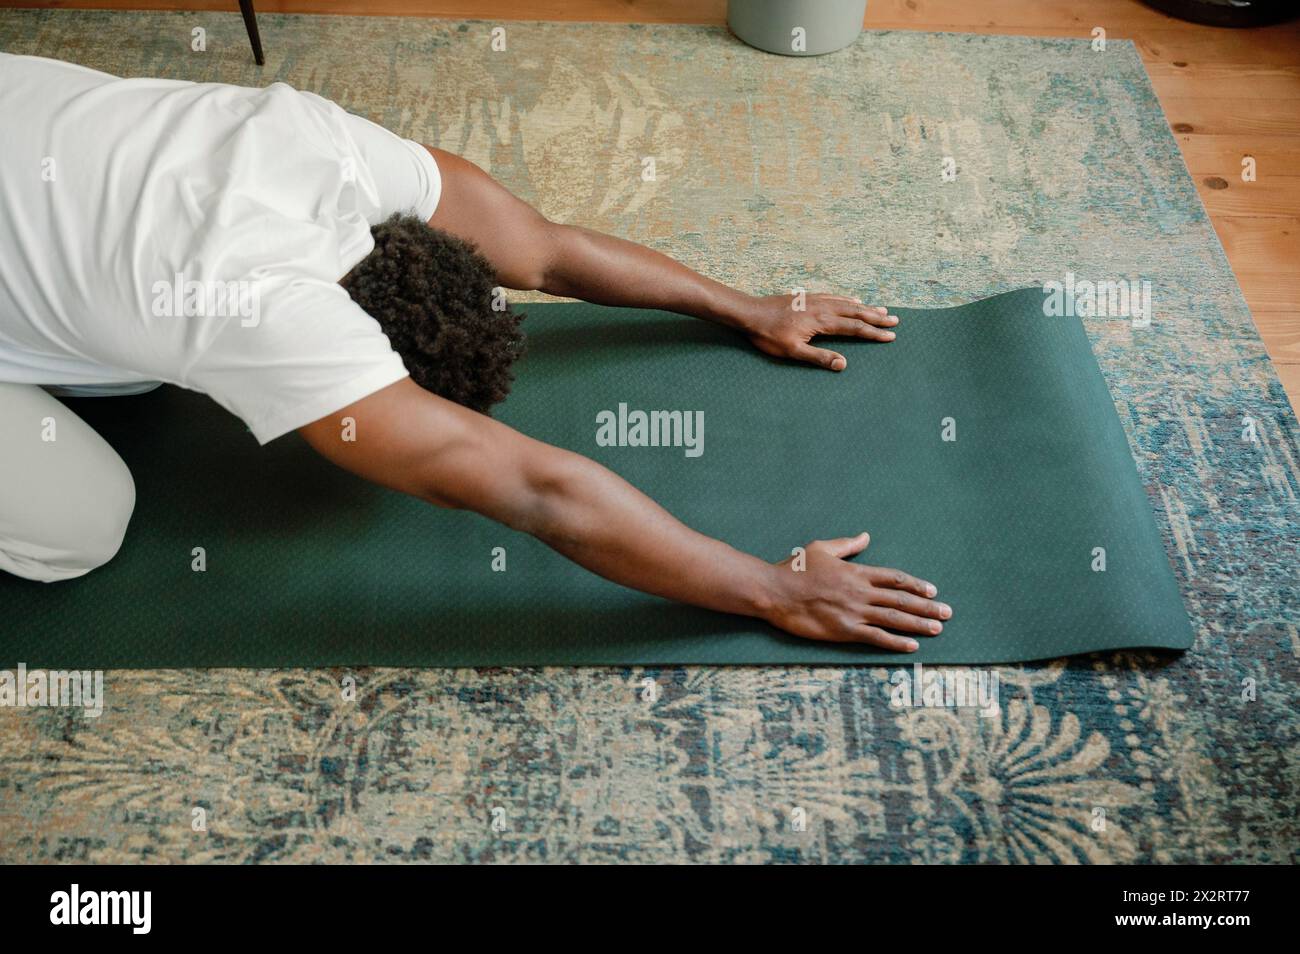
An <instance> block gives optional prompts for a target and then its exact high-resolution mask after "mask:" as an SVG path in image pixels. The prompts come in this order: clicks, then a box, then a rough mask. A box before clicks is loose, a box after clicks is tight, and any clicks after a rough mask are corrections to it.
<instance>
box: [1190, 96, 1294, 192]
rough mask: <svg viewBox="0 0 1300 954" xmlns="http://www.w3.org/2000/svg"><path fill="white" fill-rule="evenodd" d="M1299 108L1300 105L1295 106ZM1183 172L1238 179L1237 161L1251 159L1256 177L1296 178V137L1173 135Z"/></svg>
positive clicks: (1239, 173)
mask: <svg viewBox="0 0 1300 954" xmlns="http://www.w3.org/2000/svg"><path fill="white" fill-rule="evenodd" d="M1296 108H1297V109H1300V104H1297V106H1296ZM1175 136H1176V138H1177V139H1178V145H1179V147H1180V148H1181V149H1182V151H1183V159H1184V160H1185V161H1186V162H1187V169H1188V171H1189V172H1191V174H1192V175H1193V176H1195V175H1215V176H1222V177H1224V178H1225V179H1230V178H1233V177H1237V178H1240V177H1241V170H1242V166H1241V160H1242V157H1243V156H1251V157H1253V158H1254V160H1255V174H1256V177H1257V178H1263V177H1265V176H1272V175H1285V176H1295V175H1300V136H1262V135H1251V136H1248V135H1231V136H1230V135H1203V134H1201V133H1175Z"/></svg>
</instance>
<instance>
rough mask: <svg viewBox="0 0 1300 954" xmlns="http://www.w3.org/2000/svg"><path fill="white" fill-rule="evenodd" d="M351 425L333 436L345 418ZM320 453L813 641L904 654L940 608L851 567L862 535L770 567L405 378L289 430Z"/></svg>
mask: <svg viewBox="0 0 1300 954" xmlns="http://www.w3.org/2000/svg"><path fill="white" fill-rule="evenodd" d="M345 417H350V418H352V419H353V421H354V422H355V424H354V426H353V427H352V428H351V429H350V431H351V433H353V434H354V436H355V440H348V441H345V440H343V434H344V428H343V425H342V419H343V418H345ZM299 433H300V434H302V436H303V437H304V438H305V439H306V440H307V442H308V443H309V444H310V445H311V446H312V447H313V448H315V449H316V450H317V451H318V452H319V453H320V454H321V455H323V456H324V457H326V458H327V459H328V460H330V461H332V462H333V463H335V464H337V465H338V466H340V467H342V468H344V469H345V470H349V471H351V472H353V473H355V474H357V475H359V476H361V477H364V478H365V479H367V480H370V481H372V482H374V483H377V484H380V485H382V486H385V487H389V488H391V489H393V490H398V491H401V492H403V493H407V494H411V495H412V496H415V497H419V498H420V499H422V500H426V501H428V502H429V503H431V504H436V505H439V506H444V507H454V508H459V509H465V510H472V511H474V512H476V513H480V514H483V515H484V516H486V517H490V518H491V519H493V520H496V521H498V522H500V523H503V524H505V525H506V526H509V527H512V528H514V529H516V530H520V531H523V532H525V533H529V534H531V535H533V536H534V537H536V538H537V539H539V540H541V541H542V542H543V543H545V544H547V545H548V546H550V547H551V548H553V549H554V550H556V551H558V552H559V553H561V554H563V555H564V556H566V557H568V558H569V559H571V560H573V561H574V562H576V563H578V564H580V565H582V566H584V567H586V568H587V569H588V570H591V571H592V572H594V573H598V574H600V575H601V576H603V577H605V578H607V579H610V580H613V581H615V582H616V583H621V584H623V585H625V586H630V587H632V588H634V589H638V590H642V591H644V592H647V593H654V594H656V595H658V596H663V597H666V598H668V599H673V600H678V601H680V602H683V603H690V604H693V605H695V606H703V607H706V608H708V609H713V610H719V611H721V612H725V613H736V614H739V615H743V616H754V617H758V618H761V619H765V620H767V621H768V622H770V623H772V624H773V625H775V626H778V627H780V628H781V629H784V630H786V631H787V632H790V633H793V634H795V635H797V636H805V637H808V638H811V639H822V640H831V641H835V642H861V643H870V644H872V645H875V646H880V647H882V648H885V649H892V650H898V651H901V652H910V651H912V650H914V649H916V648H917V644H916V642H915V640H913V639H911V638H910V637H908V636H900V635H897V634H896V633H892V632H886V628H888V629H891V630H896V631H898V632H901V633H912V634H918V635H925V636H932V635H936V634H937V633H938V632H939V631H940V629H942V624H941V623H940V622H939V621H940V620H942V619H947V618H948V617H949V616H951V610H950V609H949V608H948V607H947V606H945V605H943V604H942V603H937V602H935V601H933V600H932V599H930V597H932V596H934V595H935V588H934V587H933V586H932V585H931V584H929V583H926V582H924V581H921V580H917V579H915V578H913V577H911V576H908V575H907V574H905V573H901V572H899V571H897V570H888V569H881V568H878V567H869V566H863V565H861V564H857V563H849V562H847V561H846V559H845V558H846V557H850V556H853V555H855V554H857V553H860V552H861V551H862V550H863V549H865V548H866V545H867V539H866V534H860V535H859V536H857V537H853V538H847V539H843V540H831V541H826V542H818V543H812V544H809V545H808V546H807V548H806V555H805V558H804V562H805V564H806V565H805V568H804V569H803V570H796V569H795V568H794V567H793V566H792V565H791V562H790V561H786V562H785V563H780V564H769V563H766V562H764V561H762V560H760V559H758V558H757V557H753V556H750V555H748V554H745V553H741V552H740V551H738V550H736V549H734V548H732V547H730V546H728V545H727V544H725V543H723V542H721V541H720V540H715V539H713V538H711V537H708V536H705V535H704V534H701V533H697V532H696V531H694V530H691V529H690V528H689V527H687V526H685V525H684V524H682V523H681V522H679V521H678V520H676V519H675V518H674V517H673V516H672V515H671V514H669V513H668V512H667V511H666V510H664V509H663V508H662V507H660V506H659V505H658V504H656V503H655V502H654V501H652V500H651V499H650V498H649V497H647V496H645V495H644V494H642V493H641V492H640V491H638V490H637V489H636V488H634V487H633V486H632V485H631V484H629V483H627V482H626V481H625V480H623V479H622V478H620V477H618V476H617V475H615V474H614V473H612V472H611V471H609V470H607V469H606V468H604V467H602V466H600V465H599V464H597V463H596V462H595V461H592V460H589V459H587V458H585V457H583V456H581V455H579V454H574V453H571V452H569V451H566V450H562V449H560V448H557V447H552V446H550V445H549V444H544V443H542V442H540V441H536V440H533V439H532V438H529V437H526V436H525V435H523V434H520V433H519V432H518V431H515V430H513V429H511V428H509V427H507V426H506V425H504V424H501V423H500V422H498V421H494V420H492V419H491V418H488V417H485V416H484V415H481V414H478V413H475V412H474V411H470V410H467V409H466V408H463V407H461V406H460V405H457V404H453V403H452V402H450V401H446V400H443V399H442V398H440V397H437V396H435V395H433V394H430V393H429V392H427V391H425V390H423V389H422V388H420V387H419V386H418V385H416V384H415V383H414V382H412V381H411V380H409V379H405V380H402V381H399V382H397V383H396V384H393V385H390V386H389V387H387V388H384V389H383V390H381V391H377V392H376V393H374V394H372V395H370V396H369V397H367V398H364V399H363V400H361V401H358V402H356V403H355V404H352V405H350V406H348V407H346V408H343V409H341V410H339V411H338V412H337V413H335V414H331V415H328V416H327V417H323V418H321V419H320V420H318V421H315V422H313V423H311V424H308V425H307V426H306V427H303V428H300V429H299Z"/></svg>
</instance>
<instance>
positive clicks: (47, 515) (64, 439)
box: [0, 383, 135, 583]
mask: <svg viewBox="0 0 1300 954" xmlns="http://www.w3.org/2000/svg"><path fill="white" fill-rule="evenodd" d="M134 508H135V481H133V480H132V479H131V472H130V471H129V470H127V467H126V464H124V463H123V462H122V458H120V457H118V456H117V452H116V451H114V450H113V448H111V447H110V446H109V445H108V444H107V443H106V442H105V441H104V439H103V438H102V437H100V436H99V435H98V434H96V433H95V432H94V431H93V430H92V429H91V427H90V425H88V424H87V423H86V422H85V421H83V420H82V419H81V418H79V417H77V415H76V414H74V413H72V411H71V410H69V409H68V407H67V405H65V404H64V403H63V402H61V401H59V400H58V399H57V398H55V397H53V396H51V395H49V394H47V393H46V392H45V391H44V390H42V389H41V388H39V387H37V386H36V385H34V384H3V383H0V571H7V572H9V573H13V574H16V575H18V576H21V577H26V578H27V579H29V580H41V581H43V582H47V583H48V582H51V581H54V580H69V579H72V578H73V577H78V576H82V575H84V574H86V573H89V572H90V571H91V570H93V569H95V567H97V566H102V565H103V564H105V563H107V562H108V561H109V560H111V559H112V558H113V555H114V554H116V553H117V550H118V547H120V546H121V545H122V537H123V536H124V535H125V533H126V525H127V523H128V522H129V521H130V519H131V511H132V510H133V509H134Z"/></svg>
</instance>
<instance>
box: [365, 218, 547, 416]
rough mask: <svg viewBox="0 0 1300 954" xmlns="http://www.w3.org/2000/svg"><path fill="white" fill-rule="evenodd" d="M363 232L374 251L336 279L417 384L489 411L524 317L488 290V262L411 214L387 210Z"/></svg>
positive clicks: (506, 383)
mask: <svg viewBox="0 0 1300 954" xmlns="http://www.w3.org/2000/svg"><path fill="white" fill-rule="evenodd" d="M370 234H371V235H373V236H374V239H375V248H374V251H372V252H371V253H370V254H369V255H367V256H366V257H365V258H363V259H362V260H361V261H360V262H358V263H357V266H356V267H355V268H353V269H352V271H350V272H348V274H347V275H345V276H344V277H343V279H342V281H341V282H340V284H341V285H342V286H343V287H344V288H345V289H347V293H348V294H349V295H351V296H352V300H353V301H355V302H356V303H357V304H358V305H360V306H361V307H362V308H363V309H365V310H366V311H367V312H368V313H369V314H370V315H371V316H372V317H373V318H374V319H375V320H376V321H378V322H379V325H380V327H381V328H383V329H384V334H386V335H388V340H389V342H390V343H391V344H392V346H393V350H394V351H396V352H397V353H398V354H399V355H401V356H402V361H403V362H404V363H405V364H406V370H407V371H408V372H410V375H411V379H412V380H413V381H415V383H416V384H418V385H420V386H421V387H422V388H425V389H426V390H428V391H432V392H433V393H434V394H437V395H439V396H440V397H444V398H446V399H447V400H449V401H455V402H456V403H457V404H463V405H464V406H465V407H468V408H471V409H472V410H475V411H478V412H480V413H483V414H486V413H488V409H489V408H491V407H492V405H493V404H496V403H497V402H499V401H502V400H504V399H505V396H506V395H507V394H509V393H510V385H511V382H513V381H514V373H513V372H512V370H511V367H512V366H513V364H514V362H515V359H516V358H518V357H519V356H520V355H521V354H522V353H523V350H524V336H523V333H522V332H521V331H520V329H519V325H520V323H521V322H522V321H523V318H524V316H523V315H522V314H518V313H516V312H514V311H512V310H511V309H510V304H509V302H507V301H506V300H505V296H504V293H501V292H499V291H495V292H494V286H495V285H496V275H495V273H494V272H493V270H492V266H491V265H489V264H488V262H487V259H485V258H484V257H483V256H482V255H480V254H479V253H478V250H477V249H475V248H474V246H473V245H470V244H469V243H468V242H465V241H462V240H461V239H458V238H456V237H455V236H454V235H450V234H448V233H447V232H444V231H442V230H441V229H435V228H431V227H430V226H429V225H428V223H426V222H425V221H424V220H423V219H420V218H418V217H416V216H414V215H404V214H397V215H393V216H391V217H390V218H388V219H387V220H386V221H384V222H382V223H381V224H379V225H376V226H373V227H372V228H371V229H370ZM494 306H495V307H494Z"/></svg>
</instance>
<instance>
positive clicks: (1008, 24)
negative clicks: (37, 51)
mask: <svg viewBox="0 0 1300 954" xmlns="http://www.w3.org/2000/svg"><path fill="white" fill-rule="evenodd" d="M0 6H45V7H65V6H69V7H107V8H114V9H155V10H176V9H187V10H233V9H235V8H236V6H237V4H236V2H235V0H190V2H188V3H184V2H182V3H176V2H166V0H137V2H121V0H77V2H72V3H61V2H20V3H11V2H9V0H0ZM255 6H256V7H257V9H258V11H259V12H264V13H271V12H284V13H347V14H370V15H375V16H380V15H387V16H432V17H473V18H478V19H487V20H494V19H502V20H506V19H516V20H613V21H624V22H645V23H723V22H725V19H726V2H725V0H376V2H366V0H256V2H255ZM866 26H867V27H868V28H873V29H908V30H945V31H956V32H968V33H1018V34H1032V35H1039V36H1075V37H1087V36H1089V35H1090V33H1091V31H1092V29H1093V28H1094V27H1097V26H1100V27H1102V28H1104V29H1105V30H1106V35H1107V37H1108V38H1123V39H1131V40H1134V41H1135V42H1136V43H1137V45H1138V49H1139V50H1140V51H1141V53H1142V58H1143V60H1144V61H1145V63H1146V67H1147V71H1148V72H1149V73H1150V74H1151V80H1152V82H1153V83H1154V84H1155V90H1156V94H1157V95H1158V96H1159V97H1160V102H1161V104H1162V105H1163V106H1164V109H1165V114H1166V115H1167V116H1168V118H1169V122H1170V124H1171V125H1172V127H1173V129H1174V132H1175V135H1176V136H1177V138H1178V141H1179V143H1180V145H1181V146H1182V150H1183V158H1184V159H1185V160H1186V162H1187V168H1188V170H1189V171H1190V172H1191V174H1192V178H1193V179H1194V180H1195V181H1196V187H1197V189H1198V190H1199V191H1200V194H1201V198H1202V200H1203V201H1204V202H1205V207H1206V208H1207V209H1208V210H1209V213H1210V218H1211V219H1212V220H1213V222H1214V227H1215V229H1217V230H1218V233H1219V238H1220V239H1221V240H1222V241H1223V245H1224V248H1225V249H1227V252H1228V260H1229V261H1230V262H1231V263H1232V268H1233V270H1234V271H1235V272H1236V275H1237V280H1238V281H1239V282H1240V283H1241V287H1242V290H1243V291H1244V292H1245V294H1246V300H1247V302H1249V304H1250V308H1251V311H1252V313H1253V314H1254V316H1255V323H1256V324H1257V325H1258V327H1259V332H1260V335H1261V336H1262V337H1263V339H1264V343H1265V345H1266V346H1267V347H1268V351H1269V354H1270V355H1271V356H1272V358H1273V363H1274V365H1275V366H1276V368H1277V372H1278V375H1279V377H1280V378H1281V379H1282V384H1283V386H1284V387H1285V388H1286V391H1287V394H1288V396H1289V397H1290V399H1291V406H1292V407H1293V408H1300V22H1293V23H1290V24H1285V25H1282V26H1274V27H1267V28H1263V29H1254V30H1230V29H1223V28H1216V27H1204V26H1196V25H1193V24H1190V23H1184V22H1182V21H1180V20H1174V19H1172V18H1170V17H1167V16H1165V15H1163V14H1161V13H1157V12H1155V11H1154V10H1151V9H1150V8H1148V7H1146V6H1144V5H1142V4H1141V3H1140V2H1138V0H868V3H867V17H866ZM1244 156H1253V157H1254V159H1255V162H1256V171H1257V178H1256V181H1254V182H1243V181H1242V177H1241V172H1242V158H1243V157H1244Z"/></svg>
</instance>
